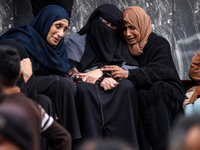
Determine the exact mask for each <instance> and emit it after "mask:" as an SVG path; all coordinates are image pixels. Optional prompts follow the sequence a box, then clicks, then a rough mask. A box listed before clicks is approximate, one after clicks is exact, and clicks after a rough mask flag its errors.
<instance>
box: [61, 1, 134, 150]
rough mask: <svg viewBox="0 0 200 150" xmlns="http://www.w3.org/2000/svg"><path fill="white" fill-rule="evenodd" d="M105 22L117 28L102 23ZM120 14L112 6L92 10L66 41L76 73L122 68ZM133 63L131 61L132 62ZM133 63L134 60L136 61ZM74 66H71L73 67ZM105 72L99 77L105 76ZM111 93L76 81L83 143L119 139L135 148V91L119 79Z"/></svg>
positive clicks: (96, 85) (127, 83)
mask: <svg viewBox="0 0 200 150" xmlns="http://www.w3.org/2000/svg"><path fill="white" fill-rule="evenodd" d="M102 19H105V20H106V21H108V22H109V23H111V24H112V25H114V26H115V27H116V29H113V28H111V27H109V26H108V25H106V24H105V23H103V22H102ZM122 22H123V18H122V13H121V11H120V10H119V9H118V8H117V7H116V6H114V5H112V4H103V5H101V6H99V7H98V8H97V9H95V10H94V12H93V13H92V15H91V16H90V18H89V20H88V22H87V23H86V25H85V26H84V27H83V28H82V29H81V30H80V32H78V33H77V34H75V35H73V36H71V37H69V38H68V39H66V40H65V45H66V47H67V50H68V52H69V58H71V60H72V61H73V62H76V63H74V65H77V66H76V67H77V68H78V71H80V72H87V71H91V70H92V69H97V68H100V67H103V66H104V65H110V64H113V65H114V64H115V65H121V64H122V62H123V61H122V59H121V55H120V54H121V52H122V51H124V52H125V53H126V52H127V53H129V52H128V48H127V47H126V49H123V47H122V44H123V42H122V34H120V33H121V29H122ZM132 60H133V59H132ZM135 62H136V61H135ZM74 65H73V66H74ZM106 75H108V74H107V73H105V75H103V77H102V78H104V77H107V76H106ZM118 82H119V85H117V87H115V88H114V89H113V90H108V91H104V89H103V88H102V87H101V86H100V85H98V83H96V84H90V83H85V82H77V83H76V85H77V97H76V106H77V112H78V118H79V122H80V128H81V135H82V140H83V141H84V140H86V139H89V138H108V139H115V138H117V139H122V140H125V141H127V142H129V143H130V144H131V145H132V146H133V147H134V148H138V142H137V136H136V129H135V123H136V124H137V122H135V116H137V114H135V110H136V109H137V108H136V107H135V106H137V105H136V104H135V103H136V101H135V96H136V95H135V91H134V90H135V89H134V86H133V85H132V83H131V82H130V81H128V80H126V79H125V80H119V81H118Z"/></svg>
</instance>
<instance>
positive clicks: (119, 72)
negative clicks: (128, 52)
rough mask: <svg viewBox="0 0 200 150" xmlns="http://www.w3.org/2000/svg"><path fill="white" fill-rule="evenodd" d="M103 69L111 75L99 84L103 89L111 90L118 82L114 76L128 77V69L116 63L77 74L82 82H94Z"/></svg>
mask: <svg viewBox="0 0 200 150" xmlns="http://www.w3.org/2000/svg"><path fill="white" fill-rule="evenodd" d="M103 71H109V72H111V75H112V77H105V78H104V79H103V81H102V82H101V84H100V86H101V87H102V88H104V90H105V91H106V90H112V89H114V88H115V87H116V86H117V85H118V84H119V83H118V82H117V81H116V80H115V79H114V78H118V79H119V78H128V71H126V70H124V69H122V68H121V67H119V66H116V65H110V66H105V67H103V68H101V69H96V70H93V71H90V72H87V73H79V74H78V76H79V77H81V78H82V81H83V82H87V83H92V84H95V83H96V81H97V80H98V79H99V78H100V77H102V75H103Z"/></svg>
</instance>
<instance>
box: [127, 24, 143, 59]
mask: <svg viewBox="0 0 200 150" xmlns="http://www.w3.org/2000/svg"><path fill="white" fill-rule="evenodd" d="M123 35H124V39H125V41H126V42H127V44H128V48H129V51H130V53H131V54H132V55H133V56H138V55H140V54H142V51H138V52H136V51H134V50H133V48H132V46H133V45H134V44H137V43H139V42H140V38H141V35H140V32H139V31H138V30H137V29H136V28H135V27H134V26H132V25H131V24H130V23H128V22H124V31H123Z"/></svg>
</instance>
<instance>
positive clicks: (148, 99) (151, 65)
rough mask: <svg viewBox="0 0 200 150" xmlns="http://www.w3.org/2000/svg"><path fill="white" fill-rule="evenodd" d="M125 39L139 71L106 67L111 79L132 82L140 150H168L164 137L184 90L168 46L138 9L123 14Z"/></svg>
mask: <svg viewBox="0 0 200 150" xmlns="http://www.w3.org/2000/svg"><path fill="white" fill-rule="evenodd" d="M123 19H124V31H123V34H124V38H125V40H126V42H127V45H128V47H129V51H130V55H132V58H133V59H136V60H137V61H138V63H139V68H137V69H128V70H124V69H122V68H120V67H119V66H115V65H111V66H105V68H104V69H103V70H104V71H111V70H112V73H111V74H112V76H113V78H123V79H128V80H129V81H131V82H132V83H133V84H134V85H135V87H136V91H137V96H138V97H137V100H138V109H139V115H140V117H141V127H142V130H141V133H140V135H141V139H138V141H139V143H140V148H141V149H156V150H158V149H167V137H168V134H169V132H170V130H171V125H172V123H173V121H174V119H175V117H176V116H177V115H178V114H179V113H180V112H182V111H183V110H182V104H183V100H184V90H183V87H182V84H181V81H180V79H179V76H178V74H177V71H176V68H175V65H174V63H173V59H172V56H171V50H170V45H169V42H168V41H167V40H166V39H165V38H163V37H161V36H158V35H157V34H155V33H154V32H152V26H151V20H150V17H149V16H148V15H147V14H146V13H145V11H144V10H143V9H142V8H140V7H138V6H132V7H128V8H127V9H125V10H124V11H123Z"/></svg>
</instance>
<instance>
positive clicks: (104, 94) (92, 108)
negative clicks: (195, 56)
mask: <svg viewBox="0 0 200 150" xmlns="http://www.w3.org/2000/svg"><path fill="white" fill-rule="evenodd" d="M118 82H119V85H118V86H117V87H116V88H115V89H113V90H109V91H104V89H103V88H101V87H100V86H98V85H97V84H90V83H85V82H78V83H76V84H77V97H76V106H77V112H78V118H79V123H80V128H81V134H82V138H83V139H82V140H87V139H90V138H93V139H95V138H96V139H98V138H107V139H121V140H125V141H127V142H129V143H130V144H131V145H132V146H133V147H134V148H135V149H137V148H138V144H137V136H136V128H135V124H137V119H136V118H137V115H138V114H137V103H136V102H137V101H135V99H136V97H135V96H136V94H135V89H134V86H133V84H132V83H131V82H130V81H129V80H126V79H123V80H118Z"/></svg>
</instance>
